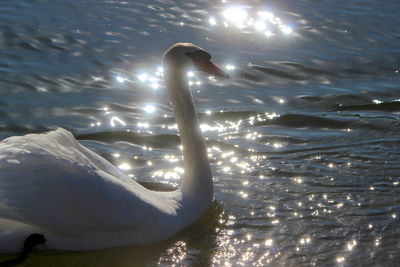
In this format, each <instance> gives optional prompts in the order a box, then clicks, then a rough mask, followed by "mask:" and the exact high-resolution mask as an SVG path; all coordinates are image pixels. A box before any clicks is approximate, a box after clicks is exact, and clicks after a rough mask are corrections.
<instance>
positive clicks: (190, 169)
mask: <svg viewBox="0 0 400 267" xmlns="http://www.w3.org/2000/svg"><path fill="white" fill-rule="evenodd" d="M165 74H166V75H165V81H166V85H167V88H168V91H169V94H170V97H171V102H172V105H173V107H174V112H175V119H176V122H177V124H178V131H179V135H180V139H181V143H182V146H183V157H184V170H185V172H184V176H183V181H182V184H181V190H182V193H183V197H184V198H188V199H192V200H194V202H196V203H198V204H199V205H201V206H204V207H198V208H201V209H206V208H207V207H208V206H209V204H210V203H211V201H212V195H213V181H212V174H211V169H210V164H209V163H208V157H207V149H206V146H205V143H204V138H203V136H202V134H201V130H200V126H199V120H198V118H197V114H196V111H195V108H194V103H193V98H192V94H191V92H190V89H189V87H188V81H187V79H186V73H185V72H184V70H183V69H180V70H176V69H172V70H167V72H166V73H165ZM203 211H204V210H203Z"/></svg>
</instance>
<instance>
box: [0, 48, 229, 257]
mask: <svg viewBox="0 0 400 267" xmlns="http://www.w3.org/2000/svg"><path fill="white" fill-rule="evenodd" d="M204 56H206V57H207V56H209V55H208V53H206V52H204V50H202V49H200V48H199V47H197V46H194V45H192V44H176V45H174V46H172V47H171V48H170V49H169V50H168V51H167V52H166V53H165V55H164V64H165V67H166V73H165V80H166V84H167V88H168V91H169V93H170V96H171V102H172V104H173V106H174V110H175V116H176V120H177V124H178V128H179V133H180V137H181V142H182V145H183V154H184V168H185V174H184V177H183V181H182V184H181V186H180V188H179V189H177V190H175V191H172V192H155V191H151V190H148V189H146V188H144V187H143V186H141V185H140V184H138V183H137V182H136V181H134V180H132V179H131V178H129V177H127V176H126V175H125V174H124V173H122V172H121V171H120V170H118V169H117V168H116V167H114V166H113V165H112V164H110V163H109V162H108V161H107V160H105V159H104V158H102V157H101V156H99V155H97V154H96V153H94V152H92V151H90V150H89V149H87V148H85V147H83V146H82V145H80V144H79V143H78V142H77V141H76V140H75V138H74V137H73V136H72V134H71V133H70V132H68V131H66V130H64V129H61V128H59V129H57V130H55V131H52V132H48V133H44V134H29V135H26V136H21V137H10V138H7V139H5V140H3V141H2V142H0V252H3V253H4V252H8V253H9V252H17V251H19V250H20V249H21V246H22V244H23V242H24V239H25V238H26V237H27V236H29V235H30V234H32V233H39V234H42V235H44V236H45V238H46V240H47V242H46V244H45V246H44V248H49V249H62V250H96V249H103V248H109V247H117V246H125V245H137V244H150V243H156V242H159V241H162V240H165V239H167V238H169V237H171V236H172V235H173V234H175V233H177V232H178V231H179V230H181V229H182V228H184V227H185V226H187V225H188V224H190V223H192V222H193V221H195V220H196V219H197V218H199V217H200V216H201V215H202V214H203V213H204V212H205V211H206V210H207V208H208V207H209V205H210V203H211V201H212V196H213V185H212V174H211V170H210V166H209V163H208V160H207V153H206V149H205V144H204V140H203V137H202V135H201V132H200V130H199V126H198V119H197V116H196V113H195V110H194V105H193V101H192V96H191V93H190V90H189V88H187V85H186V84H187V81H186V80H185V76H186V75H184V73H185V72H184V71H185V69H186V67H187V66H189V65H190V64H193V63H194V65H195V66H196V67H198V69H200V70H203V71H208V72H210V73H214V74H216V75H222V72H219V71H220V70H218V69H215V66H214V65H212V63H211V62H209V63H210V64H211V65H209V66H211V69H206V68H205V66H204V64H203V63H204V62H205V61H207V60H208V61H209V58H208V59H204V58H203V57H204ZM199 62H200V64H198V63H199ZM206 63H207V62H206ZM213 68H214V69H213Z"/></svg>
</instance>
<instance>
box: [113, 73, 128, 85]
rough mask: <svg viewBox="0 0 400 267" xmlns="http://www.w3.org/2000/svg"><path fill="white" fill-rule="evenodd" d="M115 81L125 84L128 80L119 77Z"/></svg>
mask: <svg viewBox="0 0 400 267" xmlns="http://www.w3.org/2000/svg"><path fill="white" fill-rule="evenodd" d="M115 79H116V80H117V82H119V83H123V82H125V81H126V80H127V79H126V78H125V77H122V76H119V75H118V76H117V77H115Z"/></svg>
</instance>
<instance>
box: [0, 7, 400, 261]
mask: <svg viewBox="0 0 400 267" xmlns="http://www.w3.org/2000/svg"><path fill="white" fill-rule="evenodd" d="M224 2H226V3H224ZM236 4H240V6H239V7H238V6H237V5H234V4H232V3H230V1H218V2H212V1H193V2H190V1H168V0H163V1H161V0H160V1H119V0H115V1H111V0H110V1H103V0H101V1H77V0H73V1H67V0H63V1H62V0H59V1H49V0H20V1H7V0H0V138H5V137H8V136H12V135H22V134H26V133H30V132H42V131H46V130H50V129H54V128H56V127H64V128H66V129H69V130H71V131H72V132H73V133H74V134H75V136H76V137H77V138H79V139H80V140H81V142H82V143H83V144H84V145H86V146H88V147H90V148H91V149H93V150H95V151H96V152H98V153H100V154H101V155H103V156H104V157H105V158H107V159H109V160H110V161H111V162H113V163H115V164H116V165H117V166H120V168H121V169H123V170H124V171H126V172H127V173H128V174H130V175H131V177H133V178H134V179H137V180H138V181H141V182H147V183H150V187H153V188H154V185H152V183H159V182H162V183H165V184H166V185H170V186H176V185H177V184H178V183H179V179H180V175H181V169H180V166H181V165H182V159H181V153H180V150H179V138H178V136H177V132H176V128H175V127H174V123H175V122H174V119H173V113H172V109H171V106H170V104H169V101H168V97H167V94H166V92H165V91H164V88H163V83H162V80H161V74H160V70H159V69H158V67H159V66H160V57H161V54H162V53H163V51H164V50H165V49H166V48H167V47H169V46H170V45H171V44H173V43H175V42H178V41H189V42H193V43H195V44H198V45H199V46H202V47H204V48H205V49H207V50H208V51H209V52H211V54H213V58H214V61H215V62H217V63H220V64H221V65H222V66H225V67H227V68H228V69H229V71H230V72H231V74H232V76H233V78H232V79H230V80H229V81H220V80H210V79H209V78H208V77H206V76H203V75H201V74H198V73H194V75H193V77H191V78H190V79H191V81H192V83H193V84H192V91H193V94H194V97H195V98H196V99H195V100H196V104H197V109H198V112H199V116H200V118H201V120H202V128H203V130H204V135H205V136H206V137H207V139H208V147H209V153H210V162H211V165H212V168H213V172H214V176H215V199H216V200H215V203H214V206H213V207H212V208H211V209H210V210H209V212H208V213H207V214H206V215H205V216H203V218H202V219H201V220H199V221H198V222H197V223H196V224H195V225H193V226H191V227H190V228H189V229H186V230H185V231H183V232H182V233H180V234H179V235H177V236H175V237H174V238H173V239H171V240H169V241H166V242H164V243H162V244H158V245H154V246H146V247H127V248H117V249H110V250H105V251H95V252H59V251H36V252H35V253H34V254H33V255H32V256H31V257H30V259H29V260H28V262H27V263H26V266H154V265H157V264H161V266H172V265H175V266H196V265H198V266H208V265H210V266H268V265H271V266H310V265H316V266H321V265H326V266H333V265H344V266H355V265H358V266H362V265H366V264H374V265H377V266H394V265H396V263H398V262H400V252H399V251H400V241H399V240H400V239H399V237H400V224H399V220H400V195H399V193H400V184H399V183H400V174H399V173H400V165H399V164H400V134H399V131H400V122H399V119H400V116H399V113H400V86H399V81H400V73H399V71H400V49H399V44H400V18H399V16H398V14H399V12H400V3H399V2H398V1H397V0H392V1H390V0H388V1H378V0H362V1H361V0H359V1H341V2H340V1H308V0H301V1H299V0H290V1H289V0H288V1H269V2H268V3H265V2H263V1H237V2H236ZM232 8H233V9H232ZM263 11H264V13H262V12H263ZM265 11H268V12H270V13H266V12H265ZM259 12H261V13H259ZM224 21H225V22H226V25H224ZM157 72H158V73H157ZM146 75H147V76H146ZM10 257H11V256H6V255H4V256H0V260H4V259H8V258H10Z"/></svg>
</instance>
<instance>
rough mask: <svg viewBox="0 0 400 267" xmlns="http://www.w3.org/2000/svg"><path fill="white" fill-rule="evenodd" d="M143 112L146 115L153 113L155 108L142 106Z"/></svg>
mask: <svg viewBox="0 0 400 267" xmlns="http://www.w3.org/2000/svg"><path fill="white" fill-rule="evenodd" d="M143 110H144V111H146V112H147V113H153V112H154V111H156V108H155V107H154V106H153V105H150V104H148V105H146V106H144V108H143Z"/></svg>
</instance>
